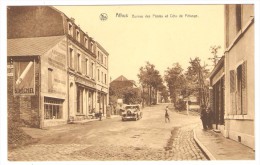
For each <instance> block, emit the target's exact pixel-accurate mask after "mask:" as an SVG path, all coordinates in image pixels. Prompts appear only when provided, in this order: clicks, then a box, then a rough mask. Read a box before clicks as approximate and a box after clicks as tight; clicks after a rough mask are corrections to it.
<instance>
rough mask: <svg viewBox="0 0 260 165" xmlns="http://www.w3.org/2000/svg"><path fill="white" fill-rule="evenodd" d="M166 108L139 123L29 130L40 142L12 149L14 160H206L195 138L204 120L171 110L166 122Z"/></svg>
mask: <svg viewBox="0 0 260 165" xmlns="http://www.w3.org/2000/svg"><path fill="white" fill-rule="evenodd" d="M165 106H166V105H165V104H161V105H156V106H153V107H147V108H145V109H144V110H143V113H144V115H143V118H142V119H141V120H139V121H126V122H122V121H121V119H120V118H119V117H117V118H112V119H106V120H102V121H94V122H87V123H83V124H68V125H63V126H58V127H51V128H48V129H46V130H41V129H27V132H28V133H30V134H31V135H32V136H33V137H35V138H38V139H39V141H38V142H37V143H36V144H31V145H29V146H25V147H22V148H17V149H14V150H11V151H9V153H8V159H9V160H19V161H49V160H52V161H66V160H206V157H205V156H204V155H203V153H202V151H201V150H200V149H199V148H198V146H197V145H196V143H195V141H194V140H193V131H192V129H193V128H194V127H195V126H196V125H197V124H198V123H199V122H200V121H199V117H198V116H187V115H183V114H178V113H175V112H170V118H171V123H165V122H164V108H165Z"/></svg>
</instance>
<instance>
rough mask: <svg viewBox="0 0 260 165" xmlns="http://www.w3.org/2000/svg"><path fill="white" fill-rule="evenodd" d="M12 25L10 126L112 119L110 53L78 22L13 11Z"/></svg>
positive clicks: (50, 12) (31, 9) (38, 11)
mask: <svg viewBox="0 0 260 165" xmlns="http://www.w3.org/2000/svg"><path fill="white" fill-rule="evenodd" d="M7 20H8V21H7V22H8V23H7V29H8V34H7V36H8V45H7V50H8V52H7V57H8V58H7V59H8V65H7V66H8V75H7V76H8V116H9V119H10V120H9V121H12V122H19V123H21V124H22V125H27V126H31V127H38V128H43V127H46V126H52V125H58V124H63V123H67V121H68V120H83V119H87V118H89V115H90V114H92V113H93V112H97V111H99V110H100V108H101V110H102V111H103V115H105V114H106V109H105V108H106V105H107V102H108V85H109V84H108V79H107V78H108V77H109V76H108V74H109V73H108V57H109V54H108V53H107V51H106V50H105V49H104V48H103V47H102V46H101V45H100V44H99V43H98V42H96V41H95V40H94V39H93V38H92V37H90V36H89V35H88V34H87V33H86V32H84V31H83V30H82V29H81V28H80V26H79V25H76V23H75V20H74V19H73V18H69V17H67V16H66V15H65V14H64V13H62V12H60V11H59V10H57V9H55V8H54V7H51V6H10V7H8V10H7ZM100 55H102V59H101V57H100ZM97 57H99V58H97ZM100 100H101V101H100ZM101 103H102V104H101Z"/></svg>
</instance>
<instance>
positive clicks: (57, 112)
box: [44, 97, 64, 120]
mask: <svg viewBox="0 0 260 165" xmlns="http://www.w3.org/2000/svg"><path fill="white" fill-rule="evenodd" d="M63 102H64V100H63V99H56V98H50V97H44V119H46V120H48V119H62V111H63Z"/></svg>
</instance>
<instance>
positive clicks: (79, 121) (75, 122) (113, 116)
mask: <svg viewBox="0 0 260 165" xmlns="http://www.w3.org/2000/svg"><path fill="white" fill-rule="evenodd" d="M116 117H121V116H119V115H111V116H110V118H107V117H106V116H102V120H105V119H113V118H116ZM98 120H99V118H98V119H85V120H77V121H73V123H74V124H77V123H87V122H92V121H98Z"/></svg>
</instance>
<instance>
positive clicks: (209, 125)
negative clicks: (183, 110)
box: [206, 107, 213, 129]
mask: <svg viewBox="0 0 260 165" xmlns="http://www.w3.org/2000/svg"><path fill="white" fill-rule="evenodd" d="M206 112H207V120H206V121H207V128H208V129H212V120H213V114H212V111H211V109H210V107H208V108H207V111H206Z"/></svg>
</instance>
